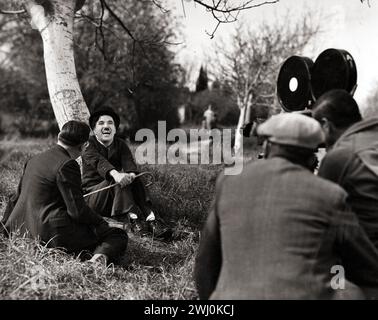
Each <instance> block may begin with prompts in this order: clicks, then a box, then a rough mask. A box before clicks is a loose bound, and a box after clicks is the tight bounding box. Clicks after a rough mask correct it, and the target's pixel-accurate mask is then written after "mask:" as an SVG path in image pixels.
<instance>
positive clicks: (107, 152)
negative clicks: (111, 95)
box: [82, 107, 155, 230]
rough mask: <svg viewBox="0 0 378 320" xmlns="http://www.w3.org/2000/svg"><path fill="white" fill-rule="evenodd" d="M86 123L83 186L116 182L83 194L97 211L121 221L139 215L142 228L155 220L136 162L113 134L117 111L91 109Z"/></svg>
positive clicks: (115, 126)
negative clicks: (113, 185) (91, 132)
mask: <svg viewBox="0 0 378 320" xmlns="http://www.w3.org/2000/svg"><path fill="white" fill-rule="evenodd" d="M89 124H90V126H91V128H92V130H93V133H94V136H92V137H90V138H89V144H88V147H87V148H86V149H85V151H84V153H83V156H82V160H83V188H84V190H85V191H86V192H88V193H89V192H93V191H96V190H99V189H102V188H104V187H107V186H109V185H111V184H113V183H118V185H117V186H115V187H113V188H109V189H107V190H104V191H101V192H97V193H94V194H93V195H89V196H88V197H87V198H86V201H87V203H88V205H89V206H90V207H91V208H92V209H93V210H94V211H96V212H98V213H99V214H101V215H103V216H106V217H112V218H115V219H117V220H121V221H125V220H126V221H128V220H129V219H130V220H131V222H135V221H136V220H137V219H138V217H139V216H142V219H143V222H144V223H145V224H144V227H145V230H148V227H149V226H150V225H149V223H151V222H153V221H154V220H155V214H154V212H153V211H152V210H151V202H150V200H149V197H148V194H147V192H146V190H145V188H144V185H143V184H142V181H141V180H140V179H139V178H137V179H135V176H136V174H137V173H138V168H137V165H136V163H135V161H134V159H133V156H132V154H131V151H130V149H129V147H128V146H127V144H126V142H125V141H123V140H122V139H120V138H117V137H115V134H116V131H117V130H118V127H119V124H120V118H119V116H118V114H117V113H116V112H115V111H114V110H113V109H111V108H109V107H104V108H101V109H99V110H97V111H95V112H93V113H92V114H91V116H90V118H89Z"/></svg>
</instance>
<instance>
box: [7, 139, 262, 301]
mask: <svg viewBox="0 0 378 320" xmlns="http://www.w3.org/2000/svg"><path fill="white" fill-rule="evenodd" d="M53 144H54V141H53V140H36V139H33V140H10V141H1V142H0V176H1V177H2V179H1V180H0V217H1V216H2V214H3V211H4V208H5V205H6V201H7V199H8V197H9V196H10V195H11V194H12V192H13V191H14V190H15V189H16V186H17V183H18V181H19V178H20V176H21V173H22V168H23V165H24V163H25V161H26V160H27V159H28V158H29V157H31V156H32V155H34V154H36V153H38V152H40V151H43V150H45V149H47V148H48V147H49V146H51V145H53ZM256 153H257V151H256V150H252V151H250V153H249V158H253V157H255V155H256ZM141 169H142V170H148V171H150V172H152V174H153V176H154V178H155V183H154V184H153V185H152V186H151V187H150V191H151V195H152V202H153V205H154V208H153V209H154V210H155V212H157V213H158V214H159V215H160V216H162V217H164V219H165V220H166V221H169V222H170V223H171V225H172V226H173V229H174V234H177V235H178V234H180V235H181V236H180V237H177V238H176V240H174V241H171V242H169V243H167V242H164V243H163V242H160V241H156V239H152V237H138V236H131V237H130V240H129V246H128V249H127V252H126V254H125V256H124V257H123V259H122V260H121V263H120V264H119V265H116V266H114V265H111V266H110V267H108V268H107V269H104V268H101V267H96V266H92V265H90V264H89V263H87V262H81V261H80V260H79V259H77V258H75V257H73V256H71V255H67V254H65V253H63V252H61V251H59V250H56V249H48V248H46V247H44V246H41V245H40V244H38V243H37V242H36V241H33V240H30V239H27V238H25V237H21V236H19V235H13V236H12V237H11V238H10V239H5V238H2V237H1V236H0V299H87V300H97V299H101V300H104V299H112V300H114V299H127V300H133V299H137V300H145V299H152V300H154V299H163V300H165V299H169V300H171V299H176V300H178V299H185V300H190V299H196V298H197V293H196V290H195V286H194V282H193V266H194V260H195V256H196V251H197V247H198V241H199V234H200V230H201V228H202V224H203V222H204V220H205V219H206V215H207V212H208V210H209V207H210V205H211V201H212V199H213V195H214V186H215V180H216V177H217V176H218V174H219V173H220V172H221V170H222V169H223V166H222V165H143V166H142V168H141Z"/></svg>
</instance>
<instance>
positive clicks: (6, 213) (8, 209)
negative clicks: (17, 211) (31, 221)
mask: <svg viewBox="0 0 378 320" xmlns="http://www.w3.org/2000/svg"><path fill="white" fill-rule="evenodd" d="M27 164H28V163H27V162H26V163H25V165H24V169H23V172H22V175H21V178H20V181H19V182H18V186H17V189H16V192H15V193H13V194H12V196H11V197H10V198H9V200H8V203H7V205H6V207H5V211H4V214H3V217H2V219H1V221H0V230H1V229H2V226H4V225H5V223H6V222H7V220H8V218H9V216H10V214H11V213H12V211H13V209H14V207H15V205H16V203H17V200H18V198H19V197H20V193H21V185H22V179H23V177H24V173H25V168H26V166H27ZM4 229H5V228H4Z"/></svg>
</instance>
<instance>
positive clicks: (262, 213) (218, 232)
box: [195, 113, 378, 299]
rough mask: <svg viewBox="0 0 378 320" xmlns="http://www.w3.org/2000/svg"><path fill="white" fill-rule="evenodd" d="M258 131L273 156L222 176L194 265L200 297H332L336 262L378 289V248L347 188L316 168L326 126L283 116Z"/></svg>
mask: <svg viewBox="0 0 378 320" xmlns="http://www.w3.org/2000/svg"><path fill="white" fill-rule="evenodd" d="M257 130H258V134H259V135H260V136H264V137H265V138H266V147H265V156H266V157H267V159H264V160H258V161H256V162H253V163H250V164H249V165H248V166H247V167H245V169H244V172H243V174H242V175H241V176H224V177H220V178H219V179H218V181H217V186H216V195H215V200H214V204H213V207H212V210H211V212H210V213H209V216H208V218H207V222H206V224H205V226H204V229H203V232H202V235H201V241H200V247H199V253H198V257H197V260H196V265H195V279H196V284H197V289H198V293H199V297H200V298H201V299H209V298H210V299H328V298H333V297H334V293H335V291H334V290H333V289H336V288H335V287H333V288H332V286H331V284H332V277H333V276H334V274H332V270H333V267H334V266H337V265H342V267H343V268H344V270H345V276H346V278H347V279H348V280H350V281H352V282H354V283H355V284H357V285H368V286H376V287H377V286H378V252H377V250H376V248H375V247H374V245H373V244H372V243H371V242H370V241H369V239H368V237H367V235H366V234H365V232H364V231H363V229H362V228H361V227H360V226H359V224H358V221H357V218H356V216H355V215H354V214H353V213H352V212H351V211H350V210H349V208H348V206H347V204H346V196H347V195H346V193H345V191H344V190H343V189H341V188H340V187H339V186H338V185H336V184H334V183H332V182H329V181H327V180H324V179H322V178H319V177H317V176H315V175H313V174H312V172H311V170H312V169H313V156H314V152H315V151H316V149H317V146H318V145H319V144H320V143H322V142H323V139H324V136H323V134H322V131H321V128H320V125H319V123H318V122H317V121H316V120H314V119H312V118H310V117H307V116H304V115H301V114H292V113H290V114H280V115H276V116H273V117H271V118H270V119H269V120H267V121H266V122H265V123H263V124H262V125H260V126H259V127H258V129H257ZM349 285H350V286H351V287H352V284H351V283H349V282H348V287H349ZM350 294H351V297H352V298H357V297H359V294H360V291H359V290H353V291H352V290H351V291H350Z"/></svg>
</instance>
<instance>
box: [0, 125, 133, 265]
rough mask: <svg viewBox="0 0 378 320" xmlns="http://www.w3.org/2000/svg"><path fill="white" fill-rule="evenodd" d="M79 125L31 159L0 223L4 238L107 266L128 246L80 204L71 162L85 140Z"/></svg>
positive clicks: (86, 131)
mask: <svg viewBox="0 0 378 320" xmlns="http://www.w3.org/2000/svg"><path fill="white" fill-rule="evenodd" d="M89 132H90V128H89V127H88V125H86V124H85V123H83V122H78V121H69V122H67V123H66V124H64V125H63V127H62V130H61V132H60V133H59V135H58V143H57V145H55V146H54V147H52V148H51V149H49V150H47V151H45V152H43V153H41V154H38V155H36V156H34V157H32V158H31V159H30V160H29V161H28V162H27V164H26V165H25V168H24V173H23V176H22V178H21V180H20V183H19V186H18V189H17V193H16V194H15V195H14V197H13V198H12V199H11V201H10V203H9V205H8V207H7V209H6V211H5V214H4V216H3V219H2V221H1V222H2V224H3V225H4V227H5V229H6V231H7V232H8V233H10V232H13V231H16V230H19V232H20V233H21V234H27V235H29V236H30V237H32V238H38V239H40V240H41V241H42V242H43V243H46V244H47V246H49V247H59V248H64V249H65V250H66V251H68V252H72V253H80V252H81V251H89V252H93V257H92V259H91V261H92V262H95V261H98V260H99V261H101V260H102V261H103V262H104V263H108V262H109V261H112V260H114V259H116V258H117V257H118V256H120V255H121V254H122V253H123V252H124V251H125V250H126V246H127V240H128V238H127V234H126V233H125V232H124V231H122V230H120V229H115V228H110V227H109V226H108V224H107V222H106V221H105V220H104V219H103V218H102V217H101V216H100V215H99V214H97V213H96V212H94V211H93V210H91V209H90V208H89V207H88V206H87V205H86V203H85V202H84V199H83V192H82V188H81V174H80V167H79V165H78V163H77V162H76V161H75V159H76V158H78V157H79V156H80V155H81V152H82V149H83V147H84V145H85V144H86V142H87V140H88V137H89Z"/></svg>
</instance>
